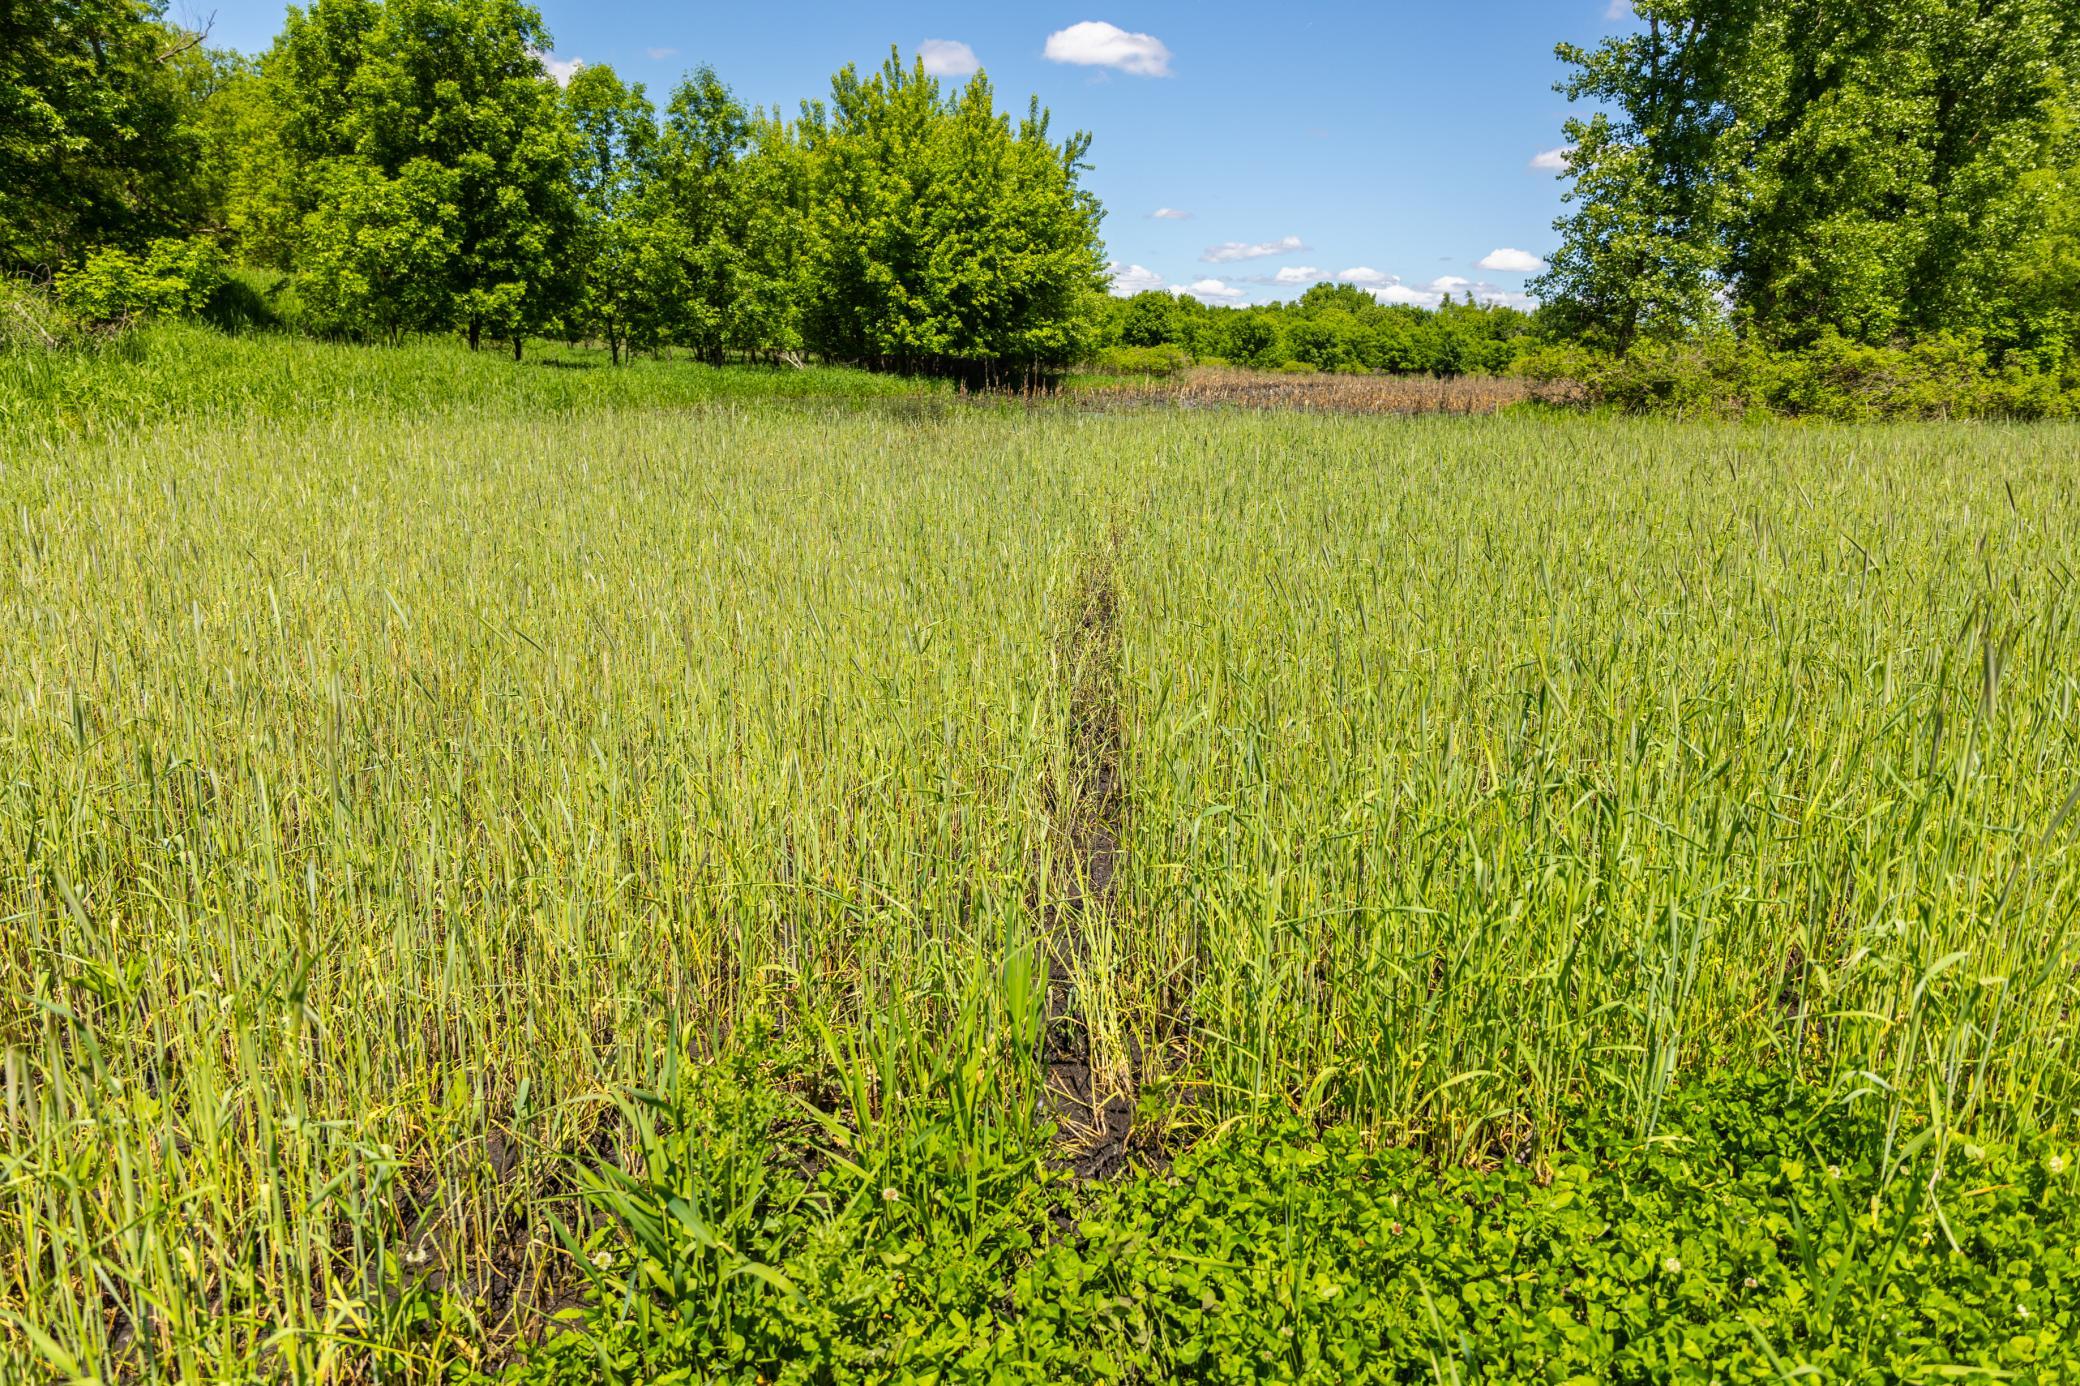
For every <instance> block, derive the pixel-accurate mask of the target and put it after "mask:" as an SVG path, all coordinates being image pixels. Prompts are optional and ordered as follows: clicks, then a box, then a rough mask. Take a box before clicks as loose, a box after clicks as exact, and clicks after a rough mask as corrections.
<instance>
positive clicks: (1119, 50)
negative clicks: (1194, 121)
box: [1042, 19, 1170, 77]
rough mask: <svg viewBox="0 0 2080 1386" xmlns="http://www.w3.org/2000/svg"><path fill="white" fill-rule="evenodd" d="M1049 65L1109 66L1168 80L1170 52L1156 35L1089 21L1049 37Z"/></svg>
mask: <svg viewBox="0 0 2080 1386" xmlns="http://www.w3.org/2000/svg"><path fill="white" fill-rule="evenodd" d="M1042 56H1044V57H1045V58H1046V59H1047V60H1048V61H1049V62H1056V63H1073V64H1075V65H1076V66H1078V67H1109V68H1114V69H1117V70H1118V71H1120V72H1125V73H1128V74H1130V75H1132V76H1135V77H1168V76H1169V75H1170V50H1169V49H1168V48H1167V47H1165V46H1164V44H1163V41H1162V40H1161V39H1159V38H1157V37H1156V36H1155V35H1154V34H1130V33H1128V32H1127V31H1126V30H1125V29H1122V28H1120V27H1119V26H1118V25H1117V24H1107V23H1105V22H1104V21H1102V20H1092V19H1086V20H1085V21H1083V23H1081V24H1071V25H1070V26H1069V27H1068V28H1066V29H1057V30H1056V31H1055V32H1054V33H1051V34H1049V35H1048V36H1047V47H1046V48H1045V49H1044V50H1043V52H1042Z"/></svg>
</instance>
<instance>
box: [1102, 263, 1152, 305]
mask: <svg viewBox="0 0 2080 1386" xmlns="http://www.w3.org/2000/svg"><path fill="white" fill-rule="evenodd" d="M1105 268H1106V271H1107V272H1108V273H1110V274H1111V275H1112V292H1113V293H1114V294H1115V295H1117V296H1118V297H1120V298H1132V297H1133V296H1134V295H1135V294H1140V293H1147V292H1148V291H1149V290H1150V289H1160V288H1162V287H1163V276H1162V275H1160V274H1157V273H1156V272H1155V271H1154V270H1152V269H1150V268H1148V267H1147V266H1146V265H1123V264H1121V263H1119V262H1118V261H1117V260H1115V261H1113V262H1112V263H1111V264H1109V265H1107V266H1106V267H1105Z"/></svg>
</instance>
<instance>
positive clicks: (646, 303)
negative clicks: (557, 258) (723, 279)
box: [564, 66, 660, 365]
mask: <svg viewBox="0 0 2080 1386" xmlns="http://www.w3.org/2000/svg"><path fill="white" fill-rule="evenodd" d="M564 101H565V105H566V108H567V109H568V111H569V113H570V120H571V126H572V129H573V130H574V131H575V132H576V134H577V147H576V155H575V159H574V162H573V165H572V176H573V180H574V183H575V186H576V192H577V200H578V212H579V221H580V228H581V234H580V236H579V238H578V245H579V255H580V259H581V262H582V264H583V271H582V277H581V280H580V284H579V290H578V297H577V301H576V302H575V303H574V304H573V306H572V311H571V321H572V324H573V325H574V326H576V327H577V328H578V329H579V330H580V331H581V332H584V333H596V334H597V335H599V336H601V337H604V338H605V339H606V342H607V349H608V352H609V353H610V355H611V356H612V359H613V361H614V363H615V364H616V365H619V364H620V362H621V353H622V351H623V349H624V348H625V347H627V346H629V345H631V344H634V345H640V346H654V345H655V344H656V340H657V337H658V335H659V323H660V311H659V304H658V302H657V294H656V283H655V275H654V270H653V267H652V265H651V263H650V261H651V258H652V255H651V252H652V242H653V240H654V237H655V230H656V228H655V222H654V219H653V218H651V217H649V216H648V215H646V211H647V209H646V206H645V199H646V196H647V195H648V193H649V191H650V188H651V183H652V178H653V173H654V169H655V161H656V151H657V110H656V108H655V107H653V106H652V105H651V104H650V100H649V98H648V97H647V96H646V95H644V92H643V87H642V84H641V83H637V84H636V85H634V86H628V85H626V84H624V83H623V82H622V80H621V79H620V77H618V76H617V75H615V72H614V69H613V68H611V67H605V66H599V67H586V68H581V69H579V71H578V72H577V73H576V74H574V75H573V76H572V77H571V80H570V86H569V88H568V89H567V90H566V91H565V93H564Z"/></svg>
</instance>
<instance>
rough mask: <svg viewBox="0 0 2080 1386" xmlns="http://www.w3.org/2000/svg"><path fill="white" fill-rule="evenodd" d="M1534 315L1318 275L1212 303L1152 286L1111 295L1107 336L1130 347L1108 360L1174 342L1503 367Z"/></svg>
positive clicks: (1284, 358)
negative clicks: (1231, 304) (1252, 296)
mask: <svg viewBox="0 0 2080 1386" xmlns="http://www.w3.org/2000/svg"><path fill="white" fill-rule="evenodd" d="M1531 330H1532V319H1531V318H1530V316H1529V315H1527V314H1525V313H1522V312H1519V311H1518V310H1516V309H1514V308H1509V307H1504V306H1484V305H1479V304H1476V303H1474V302H1473V300H1472V298H1471V296H1470V295H1469V297H1468V298H1467V300H1466V301H1465V302H1463V303H1461V302H1455V301H1449V300H1448V301H1446V302H1445V303H1443V304H1441V305H1440V306H1438V307H1437V308H1435V309H1428V308H1421V307H1417V306H1415V305H1412V304H1384V303H1381V302H1380V301H1379V300H1378V299H1376V298H1374V297H1373V296H1372V295H1371V294H1369V293H1366V292H1365V291H1364V290H1362V289H1359V288H1357V287H1355V286H1353V285H1349V284H1317V285H1315V286H1314V287H1313V288H1311V289H1309V290H1308V291H1307V292H1306V293H1304V294H1302V295H1301V296H1300V297H1299V298H1298V299H1296V300H1295V301H1294V302H1292V303H1289V304H1288V303H1274V304H1270V305H1267V306H1264V307H1258V308H1223V307H1210V306H1208V305H1207V304H1204V303H1201V302H1199V301H1198V300H1197V299H1194V298H1189V297H1184V296H1181V295H1174V294H1169V293H1163V292H1160V291H1156V290H1151V291H1149V292H1146V293H1139V294H1135V295H1134V296H1132V297H1131V298H1124V299H1115V300H1114V302H1113V305H1112V309H1111V312H1110V314H1109V316H1108V318H1107V320H1106V323H1105V326H1104V331H1103V338H1102V340H1103V342H1104V344H1105V345H1106V346H1108V347H1113V348H1119V349H1123V350H1124V351H1126V352H1127V353H1128V354H1127V355H1123V356H1118V357H1113V358H1110V359H1109V362H1108V363H1109V364H1110V365H1111V366H1112V367H1113V368H1114V369H1122V370H1128V371H1135V370H1149V369H1151V368H1154V369H1155V370H1156V371H1157V373H1161V372H1162V371H1163V369H1164V368H1165V367H1164V362H1165V360H1166V358H1163V357H1160V356H1158V357H1153V358H1151V357H1137V356H1135V355H1133V354H1131V353H1133V352H1135V351H1138V350H1145V349H1148V348H1156V347H1174V348H1176V349H1177V350H1178V351H1180V352H1182V353H1184V354H1185V356H1187V357H1188V358H1190V359H1195V360H1202V361H1225V362H1230V363H1232V364H1235V365H1239V366H1262V367H1271V368H1277V367H1282V366H1300V367H1304V368H1307V369H1310V370H1321V371H1380V372H1386V373H1388V374H1393V375H1439V376H1453V375H1499V374H1501V373H1503V372H1505V371H1507V370H1508V369H1509V368H1510V367H1511V366H1512V365H1513V364H1514V363H1515V362H1516V360H1517V359H1518V357H1519V356H1520V355H1521V354H1522V353H1523V351H1524V350H1525V349H1526V348H1527V347H1529V346H1530V345H1531V342H1532V335H1531Z"/></svg>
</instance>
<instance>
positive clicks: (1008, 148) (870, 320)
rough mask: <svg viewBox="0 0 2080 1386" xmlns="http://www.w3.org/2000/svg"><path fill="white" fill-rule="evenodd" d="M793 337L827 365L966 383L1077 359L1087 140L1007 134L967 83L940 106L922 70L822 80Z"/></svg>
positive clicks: (1096, 291) (1093, 225) (1032, 125)
mask: <svg viewBox="0 0 2080 1386" xmlns="http://www.w3.org/2000/svg"><path fill="white" fill-rule="evenodd" d="M810 137H811V140H812V144H813V148H814V153H815V161H816V184H815V190H814V195H813V199H812V202H811V206H810V214H809V229H810V240H811V245H812V247H813V260H812V264H811V266H810V269H809V272H808V275H807V276H806V278H807V290H808V291H807V303H808V308H807V314H806V322H805V327H806V329H807V332H808V334H809V337H810V339H811V341H812V343H813V344H814V345H815V346H817V347H818V349H820V350H822V351H823V352H824V353H825V354H827V355H831V356H836V357H840V358H843V359H848V360H855V361H861V362H866V363H868V364H872V365H877V366H882V367H888V368H893V369H898V370H906V371H939V372H946V373H955V374H960V375H963V376H966V377H969V378H972V379H973V380H975V381H976V382H977V383H987V382H995V381H1005V380H1013V379H1022V378H1028V377H1030V376H1031V375H1032V374H1033V373H1035V372H1040V371H1046V370H1050V369H1053V368H1055V367H1058V366H1061V365H1065V364H1068V363H1070V362H1073V361H1076V360H1078V359H1081V357H1082V356H1083V355H1084V354H1085V353H1086V352H1087V351H1088V349H1089V348H1090V347H1091V346H1093V345H1094V344H1095V341H1096V325H1097V321H1098V317H1099V313H1100V307H1099V300H1100V296H1101V295H1102V293H1103V291H1104V288H1103V286H1104V275H1103V265H1104V262H1103V258H1102V255H1101V253H1100V246H1099V241H1098V221H1099V218H1100V216H1101V213H1100V210H1099V208H1098V205H1097V202H1096V199H1094V198H1093V197H1092V196H1091V195H1090V194H1089V193H1088V192H1087V191H1086V190H1085V189H1084V188H1083V187H1082V186H1081V181H1080V180H1081V175H1082V173H1083V171H1084V158H1085V155H1086V154H1087V152H1088V150H1089V147H1090V142H1089V137H1088V136H1085V135H1080V134H1079V135H1075V136H1072V137H1071V138H1069V139H1068V140H1066V141H1063V142H1062V143H1060V144H1056V143H1054V142H1053V140H1052V139H1051V137H1050V135H1049V131H1048V121H1047V117H1046V115H1045V114H1044V113H1043V112H1041V111H1040V109H1039V107H1038V105H1037V103H1035V104H1034V105H1033V107H1032V108H1031V109H1030V110H1029V111H1028V114H1027V115H1026V117H1025V118H1024V119H1023V120H1022V121H1021V122H1020V123H1019V124H1018V125H1017V126H1016V127H1014V126H1013V125H1012V123H1011V122H1010V120H1009V119H1008V118H1007V117H1005V116H1003V115H1000V114H999V113H997V111H996V110H995V104H994V94H993V92H992V90H991V88H990V85H989V81H988V78H987V77H986V76H984V75H983V74H981V73H977V74H976V75H975V76H974V77H973V78H971V79H970V80H969V81H968V83H967V84H966V86H964V87H963V88H962V89H961V90H960V92H959V93H958V94H956V95H954V96H953V97H951V98H946V97H943V96H942V93H941V89H940V86H939V83H938V81H937V79H935V78H933V77H931V76H929V75H927V74H926V72H925V71H924V67H923V64H922V63H921V62H920V63H919V64H918V65H917V66H916V67H914V68H912V69H905V68H904V67H903V65H902V63H901V62H900V61H899V60H898V59H897V58H896V57H894V56H891V57H890V59H889V61H888V62H887V63H886V64H885V65H884V66H883V67H882V69H881V70H880V71H879V72H878V73H876V74H875V75H873V76H872V77H869V78H861V77H860V76H859V75H858V73H857V72H856V71H855V70H854V69H852V68H850V67H848V68H846V69H845V70H844V71H843V72H841V73H839V74H838V76H837V77H836V78H835V79H833V82H832V90H831V105H830V112H829V116H828V120H827V123H825V122H820V121H819V122H814V123H813V126H812V130H811V132H810Z"/></svg>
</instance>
